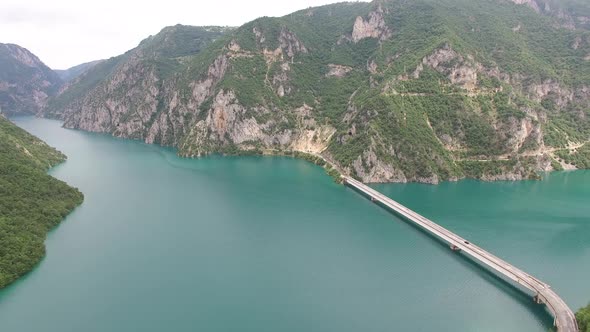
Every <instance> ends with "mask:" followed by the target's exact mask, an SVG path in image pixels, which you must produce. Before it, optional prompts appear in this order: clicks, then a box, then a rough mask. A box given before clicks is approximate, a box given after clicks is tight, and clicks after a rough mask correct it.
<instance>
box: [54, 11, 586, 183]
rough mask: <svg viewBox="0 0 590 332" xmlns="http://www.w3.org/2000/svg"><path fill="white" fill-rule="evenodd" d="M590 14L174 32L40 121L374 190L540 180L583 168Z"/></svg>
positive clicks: (325, 14)
mask: <svg viewBox="0 0 590 332" xmlns="http://www.w3.org/2000/svg"><path fill="white" fill-rule="evenodd" d="M541 3H543V4H548V6H549V7H547V6H545V7H543V8H538V9H539V10H536V9H535V7H534V6H535V5H536V6H537V7H539V6H540V4H541ZM556 4H557V5H556ZM589 6H590V5H589V4H587V3H585V2H583V1H578V0H566V1H561V2H556V1H553V0H438V1H435V0H415V1H408V0H389V1H379V0H376V1H373V2H372V3H363V2H360V3H339V4H334V5H327V6H322V7H315V8H308V9H305V10H301V11H298V12H295V13H293V14H290V15H287V16H284V17H279V18H270V17H263V18H259V19H257V20H254V21H252V22H249V23H247V24H245V25H243V26H241V27H239V28H237V29H226V30H223V31H216V30H215V29H213V30H211V28H209V29H208V28H198V27H183V26H177V27H170V28H166V29H164V30H162V32H161V33H159V34H157V35H155V36H153V37H150V38H148V39H146V40H145V41H144V42H142V43H141V44H140V45H139V46H138V47H137V48H135V49H133V50H131V51H129V52H127V53H125V54H123V55H120V56H118V57H115V58H111V59H109V60H106V61H104V62H102V63H100V64H98V65H97V66H95V67H93V68H92V69H91V70H89V71H87V72H86V73H85V74H84V75H82V76H80V77H79V78H77V79H76V80H74V81H72V82H71V84H70V85H69V86H68V87H67V88H65V89H64V91H63V92H62V93H60V94H59V95H58V96H56V97H55V98H52V99H51V100H50V102H49V103H48V106H47V107H46V108H45V111H44V114H45V115H46V116H50V117H57V118H61V119H63V120H64V121H65V126H66V127H69V128H77V129H83V130H89V131H95V132H105V133H110V134H112V135H114V136H119V137H127V138H133V139H140V140H143V141H145V142H147V143H155V144H161V145H166V146H174V147H177V148H178V149H179V154H181V155H184V156H200V155H204V154H208V153H262V152H267V153H270V152H275V153H290V152H292V151H300V152H306V153H312V154H321V155H322V156H323V157H324V158H326V159H329V160H331V161H332V162H333V163H335V164H336V165H337V166H338V167H339V168H340V169H342V170H343V171H344V172H345V173H347V174H350V175H352V176H354V177H356V178H358V179H361V180H362V181H365V182H391V181H393V182H406V181H419V182H428V183H438V182H439V181H441V180H455V179H460V178H464V177H472V178H480V179H485V180H514V179H524V178H530V177H535V176H536V172H538V171H544V170H552V169H561V168H573V167H576V166H577V167H585V166H584V165H587V163H586V162H585V160H586V158H587V157H586V156H587V154H586V150H589V149H590V147H589V145H588V144H587V142H588V141H589V140H590V120H589V116H590V109H589V104H590V62H589V61H590V31H589V30H588V29H587V26H586V24H585V19H584V17H586V16H585V15H586V13H587V11H588V7H589ZM560 13H561V14H560ZM569 18H571V19H573V20H575V22H578V23H576V24H575V26H573V27H572V26H569V27H568V26H567V22H568V20H569ZM177 40H180V41H182V42H175V41H177ZM199 41H200V42H202V43H201V44H199ZM196 45H200V46H198V47H197V46H196ZM193 46H195V47H193ZM187 49H188V50H187Z"/></svg>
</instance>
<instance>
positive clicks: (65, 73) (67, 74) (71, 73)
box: [53, 60, 104, 82]
mask: <svg viewBox="0 0 590 332" xmlns="http://www.w3.org/2000/svg"><path fill="white" fill-rule="evenodd" d="M102 61H104V60H95V61H90V62H86V63H82V64H79V65H77V66H74V67H71V68H68V69H54V70H53V71H55V72H56V73H57V75H58V76H59V77H60V78H61V80H62V81H63V82H69V81H71V80H73V79H74V78H76V77H78V76H80V75H82V74H83V73H84V72H85V71H87V70H88V69H90V68H92V67H93V66H95V65H96V64H98V63H100V62H102Z"/></svg>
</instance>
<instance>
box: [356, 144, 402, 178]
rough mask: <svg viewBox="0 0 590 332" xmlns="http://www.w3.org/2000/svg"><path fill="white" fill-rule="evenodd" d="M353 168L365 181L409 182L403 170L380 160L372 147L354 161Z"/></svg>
mask: <svg viewBox="0 0 590 332" xmlns="http://www.w3.org/2000/svg"><path fill="white" fill-rule="evenodd" d="M352 168H353V170H354V173H355V174H356V175H357V176H358V177H359V178H360V179H361V180H362V181H363V182H372V183H378V182H402V183H403V182H408V179H407V178H406V176H405V175H404V173H403V172H402V171H401V170H399V169H396V168H394V167H393V166H392V165H391V164H389V163H386V162H383V161H381V160H379V158H377V155H376V154H375V152H374V151H373V150H372V149H369V150H365V151H364V152H363V154H362V155H361V156H359V157H358V158H357V159H356V160H355V161H354V162H353V163H352ZM349 172H350V170H349Z"/></svg>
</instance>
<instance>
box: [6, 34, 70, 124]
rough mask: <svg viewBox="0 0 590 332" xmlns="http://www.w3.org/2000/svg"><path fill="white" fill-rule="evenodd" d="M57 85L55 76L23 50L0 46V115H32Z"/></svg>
mask: <svg viewBox="0 0 590 332" xmlns="http://www.w3.org/2000/svg"><path fill="white" fill-rule="evenodd" d="M61 84H62V82H61V79H60V78H59V77H58V76H57V74H56V73H54V72H53V71H52V70H51V69H49V68H48V67H47V66H46V65H45V64H43V62H41V60H39V58H37V57H36V56H35V55H34V54H33V53H31V52H29V51H28V50H27V49H25V48H23V47H20V46H18V45H14V44H0V113H4V114H16V113H25V114H27V113H28V114H35V113H37V112H38V111H39V110H40V109H41V108H42V107H43V106H44V105H45V102H46V101H47V98H48V97H49V96H51V95H53V94H55V93H56V92H57V91H58V89H59V87H60V86H61Z"/></svg>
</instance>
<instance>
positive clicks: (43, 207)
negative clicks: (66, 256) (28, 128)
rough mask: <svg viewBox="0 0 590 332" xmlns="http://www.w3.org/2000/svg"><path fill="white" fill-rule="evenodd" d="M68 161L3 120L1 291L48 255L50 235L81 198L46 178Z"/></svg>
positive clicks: (0, 119)
mask: <svg viewBox="0 0 590 332" xmlns="http://www.w3.org/2000/svg"><path fill="white" fill-rule="evenodd" d="M65 159H66V157H65V156H64V155H63V154H62V153H60V152H59V151H57V150H55V149H54V148H52V147H50V146H48V145H47V144H45V143H44V142H42V141H41V140H39V139H38V138H36V137H34V136H32V135H30V134H28V133H27V132H25V131H24V130H22V129H20V128H18V127H17V126H15V125H14V124H12V123H11V122H10V121H8V120H7V119H6V118H4V117H2V116H0V288H3V287H5V286H6V285H8V284H9V283H11V282H13V281H14V280H16V279H17V278H18V277H20V276H22V275H23V274H25V273H27V272H28V271H30V270H31V269H32V268H33V267H34V266H35V265H36V264H37V263H38V262H39V261H40V260H41V258H43V256H44V255H45V245H44V243H43V242H44V240H45V237H46V235H47V232H49V230H51V229H52V228H53V227H54V226H56V225H57V224H58V223H59V222H60V221H61V220H62V219H63V218H64V217H65V216H66V215H67V214H68V213H69V212H70V211H72V210H73V209H74V208H75V207H76V206H77V205H79V204H80V203H81V202H82V200H83V195H82V193H80V192H79V191H78V190H77V189H75V188H72V187H70V186H68V185H67V184H66V183H64V182H62V181H59V180H57V179H55V178H53V177H51V176H49V175H47V174H46V171H47V170H48V169H49V167H51V166H54V165H56V164H58V163H60V162H62V161H64V160H65Z"/></svg>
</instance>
